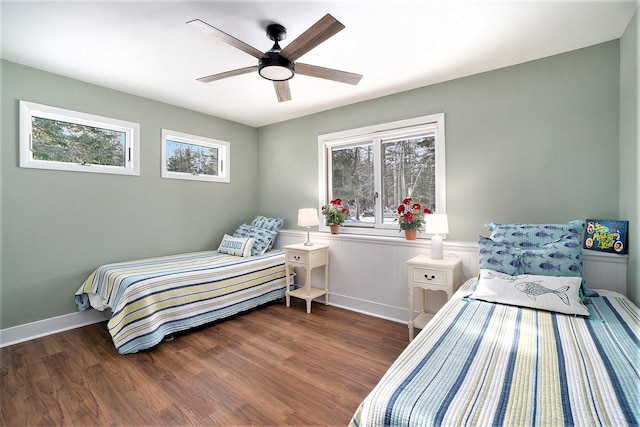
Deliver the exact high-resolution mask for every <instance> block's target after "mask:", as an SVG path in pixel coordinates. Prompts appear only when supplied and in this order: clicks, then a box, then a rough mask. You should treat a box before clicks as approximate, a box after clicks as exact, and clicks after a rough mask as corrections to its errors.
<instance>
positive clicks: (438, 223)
mask: <svg viewBox="0 0 640 427" xmlns="http://www.w3.org/2000/svg"><path fill="white" fill-rule="evenodd" d="M424 219H425V228H424V231H425V232H426V233H430V234H447V233H448V232H449V221H448V220H447V214H430V215H425V216H424Z"/></svg>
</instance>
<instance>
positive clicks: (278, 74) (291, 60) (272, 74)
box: [187, 14, 362, 102]
mask: <svg viewBox="0 0 640 427" xmlns="http://www.w3.org/2000/svg"><path fill="white" fill-rule="evenodd" d="M187 24H188V25H191V26H193V27H196V28H199V29H201V30H203V31H204V32H206V33H208V34H210V35H212V36H213V37H216V38H217V39H220V40H222V41H223V42H225V43H227V44H229V45H231V46H233V47H235V48H237V49H240V50H241V51H243V52H245V53H248V54H249V55H251V56H254V57H255V58H257V59H258V65H253V66H250V67H244V68H239V69H237V70H231V71H226V72H224V73H219V74H213V75H210V76H206V77H201V78H199V79H197V80H198V81H200V82H203V83H209V82H213V81H216V80H221V79H225V78H227V77H233V76H238V75H241V74H247V73H251V72H254V71H258V74H260V76H261V77H263V78H265V79H267V80H272V81H273V85H274V87H275V90H276V96H277V97H278V102H283V101H289V100H291V91H290V89H289V82H288V80H289V79H291V78H292V77H293V76H294V75H295V74H296V73H297V74H302V75H305V76H311V77H318V78H321V79H327V80H333V81H336V82H341V83H348V84H352V85H356V84H358V82H359V81H360V79H361V78H362V75H360V74H354V73H349V72H346V71H340V70H334V69H332V68H324V67H319V66H317V65H309V64H303V63H300V62H296V60H297V59H298V58H300V57H301V56H302V55H304V54H305V53H307V52H309V51H310V50H311V49H313V48H314V47H316V46H318V45H319V44H320V43H322V42H324V41H325V40H327V39H328V38H329V37H331V36H333V35H335V34H336V33H337V32H339V31H340V30H342V29H344V25H342V24H341V23H340V22H339V21H338V20H336V19H335V18H334V17H333V16H331V15H330V14H327V15H325V16H324V17H323V18H322V19H320V20H319V21H318V22H316V23H315V24H313V25H312V26H311V27H309V28H308V29H307V30H306V31H305V32H304V33H302V34H301V35H300V36H298V38H296V39H295V40H294V41H292V42H291V43H289V44H288V45H287V46H286V47H285V48H284V49H282V48H280V45H279V44H278V42H280V41H282V40H284V38H285V37H286V36H287V30H286V28H285V27H283V26H282V25H280V24H270V25H268V26H267V37H269V38H270V39H271V40H273V41H274V44H273V47H272V48H271V49H270V50H268V51H266V52H260V51H259V50H258V49H256V48H254V47H253V46H250V45H248V44H246V43H245V42H243V41H241V40H238V39H237V38H235V37H233V36H231V35H229V34H227V33H225V32H224V31H221V30H219V29H217V28H215V27H212V26H211V25H209V24H207V23H206V22H204V21H201V20H200V19H194V20H192V21H189V22H187Z"/></svg>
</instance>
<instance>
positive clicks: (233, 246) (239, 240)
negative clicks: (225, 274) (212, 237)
mask: <svg viewBox="0 0 640 427" xmlns="http://www.w3.org/2000/svg"><path fill="white" fill-rule="evenodd" d="M255 242H256V239H254V238H252V237H233V236H229V235H228V234H225V235H224V238H223V239H222V242H220V246H219V247H218V252H222V253H224V254H229V255H235V256H242V257H247V256H251V249H252V248H253V244H254V243H255Z"/></svg>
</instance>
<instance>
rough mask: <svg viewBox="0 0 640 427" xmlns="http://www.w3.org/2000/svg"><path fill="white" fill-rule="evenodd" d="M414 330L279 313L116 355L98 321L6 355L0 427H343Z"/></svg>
mask: <svg viewBox="0 0 640 427" xmlns="http://www.w3.org/2000/svg"><path fill="white" fill-rule="evenodd" d="M407 343H408V333H407V327H406V325H403V324H400V323H394V322H390V321H385V320H382V319H377V318H374V317H369V316H366V315H362V314H358V313H354V312H350V311H346V310H342V309H339V308H336V307H331V306H325V305H323V304H318V303H314V305H313V312H312V313H311V314H307V313H306V310H305V308H304V301H302V300H297V299H294V300H292V306H291V308H286V307H285V306H284V304H283V303H276V304H272V305H268V306H266V307H262V308H260V309H257V310H254V311H251V312H249V313H245V314H243V315H241V316H237V317H234V318H232V319H229V320H225V321H221V322H218V323H215V324H213V325H210V326H207V327H205V328H200V329H198V330H195V331H192V332H189V333H184V334H181V335H178V336H175V337H174V338H173V340H166V341H164V342H162V343H161V344H160V345H158V346H156V347H154V348H153V349H150V350H147V351H142V352H140V353H136V354H130V355H119V354H118V353H117V352H116V350H115V348H114V347H113V343H112V342H111V340H110V336H109V334H108V332H107V330H106V324H105V323H100V324H95V325H91V326H86V327H83V328H79V329H75V330H72V331H67V332H62V333H59V334H56V335H52V336H48V337H43V338H38V339H35V340H32V341H28V342H25V343H21V344H16V345H13V346H10V347H6V348H3V349H1V350H0V352H1V365H0V382H1V385H0V387H1V389H0V393H1V395H0V425H3V426H7V425H21V426H22V425H74V426H77V425H92V426H93V425H119V426H121V425H194V424H200V425H202V424H204V425H224V426H234V425H238V426H240V425H323V426H333V425H336V426H346V425H347V424H348V423H349V420H350V419H351V416H352V415H353V413H354V411H355V410H356V407H357V406H358V404H359V403H360V402H361V401H362V399H364V398H365V396H366V395H367V394H368V393H369V391H370V390H371V389H372V388H373V386H374V385H375V384H376V383H377V382H378V380H379V379H380V377H381V376H382V374H384V372H385V371H386V370H387V368H388V367H389V365H390V364H391V362H392V361H393V360H394V359H395V358H396V357H397V356H398V355H399V354H400V352H401V351H402V350H403V349H404V347H405V346H406V345H407Z"/></svg>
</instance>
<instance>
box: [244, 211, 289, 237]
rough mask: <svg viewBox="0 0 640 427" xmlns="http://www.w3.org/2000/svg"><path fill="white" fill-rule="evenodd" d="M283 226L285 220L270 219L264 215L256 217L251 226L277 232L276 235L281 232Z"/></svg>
mask: <svg viewBox="0 0 640 427" xmlns="http://www.w3.org/2000/svg"><path fill="white" fill-rule="evenodd" d="M283 224H284V218H269V217H266V216H262V215H258V216H256V217H255V218H254V219H253V221H251V225H253V226H254V227H259V228H266V229H267V230H271V231H275V232H276V233H277V232H278V231H280V229H281V228H282V225H283Z"/></svg>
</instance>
